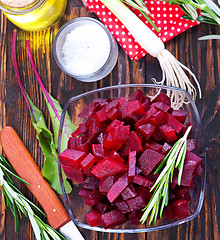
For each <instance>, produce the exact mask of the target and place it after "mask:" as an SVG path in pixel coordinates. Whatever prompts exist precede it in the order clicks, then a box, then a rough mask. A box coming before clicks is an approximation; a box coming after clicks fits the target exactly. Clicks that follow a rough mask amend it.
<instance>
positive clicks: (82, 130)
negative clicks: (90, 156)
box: [72, 123, 88, 137]
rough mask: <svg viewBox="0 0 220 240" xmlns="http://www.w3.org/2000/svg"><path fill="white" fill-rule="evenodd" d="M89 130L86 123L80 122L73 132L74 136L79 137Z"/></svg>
mask: <svg viewBox="0 0 220 240" xmlns="http://www.w3.org/2000/svg"><path fill="white" fill-rule="evenodd" d="M87 131H88V128H87V127H86V124H85V123H81V124H79V127H78V128H77V129H76V130H75V131H74V132H73V133H72V136H73V137H77V136H79V135H80V134H84V133H86V132H87Z"/></svg>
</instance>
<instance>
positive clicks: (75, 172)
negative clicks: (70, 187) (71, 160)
mask: <svg viewBox="0 0 220 240" xmlns="http://www.w3.org/2000/svg"><path fill="white" fill-rule="evenodd" d="M62 168H63V171H64V173H65V174H66V177H67V178H70V179H73V180H75V181H77V182H79V183H81V182H83V171H82V170H81V169H77V168H74V167H70V166H65V165H62Z"/></svg>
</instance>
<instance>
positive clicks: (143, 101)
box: [141, 96, 150, 112]
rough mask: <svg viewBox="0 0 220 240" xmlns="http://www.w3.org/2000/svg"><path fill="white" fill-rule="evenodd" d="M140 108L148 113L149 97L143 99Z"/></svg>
mask: <svg viewBox="0 0 220 240" xmlns="http://www.w3.org/2000/svg"><path fill="white" fill-rule="evenodd" d="M141 103H142V108H143V109H144V111H145V112H146V111H148V110H149V108H150V98H149V97H145V96H144V97H143V99H142V101H141Z"/></svg>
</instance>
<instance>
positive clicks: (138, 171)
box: [135, 166, 142, 175]
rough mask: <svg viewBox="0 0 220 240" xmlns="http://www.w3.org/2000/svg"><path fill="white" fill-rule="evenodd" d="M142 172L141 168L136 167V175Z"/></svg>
mask: <svg viewBox="0 0 220 240" xmlns="http://www.w3.org/2000/svg"><path fill="white" fill-rule="evenodd" d="M141 172H142V170H141V169H140V168H139V167H137V166H136V167H135V175H138V174H139V173H141Z"/></svg>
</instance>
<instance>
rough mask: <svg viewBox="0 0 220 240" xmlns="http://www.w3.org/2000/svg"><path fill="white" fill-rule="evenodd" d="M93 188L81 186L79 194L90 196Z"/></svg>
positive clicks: (84, 196)
mask: <svg viewBox="0 0 220 240" xmlns="http://www.w3.org/2000/svg"><path fill="white" fill-rule="evenodd" d="M91 192H92V190H89V189H86V188H81V189H80V191H79V196H80V197H82V198H88V197H89V196H90V194H91Z"/></svg>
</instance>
